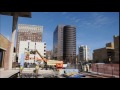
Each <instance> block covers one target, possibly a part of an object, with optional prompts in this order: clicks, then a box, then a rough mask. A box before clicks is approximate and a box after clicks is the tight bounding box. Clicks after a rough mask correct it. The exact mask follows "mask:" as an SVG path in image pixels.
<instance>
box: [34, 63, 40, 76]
mask: <svg viewBox="0 0 120 90" xmlns="http://www.w3.org/2000/svg"><path fill="white" fill-rule="evenodd" d="M38 71H39V64H36V67H35V73H36V75H38Z"/></svg>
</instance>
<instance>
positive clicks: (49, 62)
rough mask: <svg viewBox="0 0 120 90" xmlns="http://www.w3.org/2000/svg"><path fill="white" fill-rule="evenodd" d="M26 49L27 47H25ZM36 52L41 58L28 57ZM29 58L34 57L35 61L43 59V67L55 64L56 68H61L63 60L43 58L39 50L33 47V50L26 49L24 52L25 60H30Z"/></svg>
mask: <svg viewBox="0 0 120 90" xmlns="http://www.w3.org/2000/svg"><path fill="white" fill-rule="evenodd" d="M26 50H27V49H26ZM36 53H37V54H38V55H39V56H40V57H41V58H35V57H33V58H32V57H30V54H36ZM30 59H34V60H36V61H39V60H42V61H44V67H45V68H46V69H47V67H48V66H55V67H56V69H62V68H63V61H59V60H47V59H46V58H44V57H43V56H42V55H41V54H40V53H39V52H38V50H36V49H34V50H32V49H31V50H27V52H26V57H25V60H30Z"/></svg>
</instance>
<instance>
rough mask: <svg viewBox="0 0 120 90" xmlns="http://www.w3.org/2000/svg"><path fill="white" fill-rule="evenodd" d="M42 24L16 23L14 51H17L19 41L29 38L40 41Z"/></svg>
mask: <svg viewBox="0 0 120 90" xmlns="http://www.w3.org/2000/svg"><path fill="white" fill-rule="evenodd" d="M42 33H43V26H37V25H27V24H18V33H17V43H16V50H17V51H16V52H17V54H18V52H19V44H20V41H27V40H31V41H32V42H42Z"/></svg>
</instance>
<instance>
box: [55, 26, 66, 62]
mask: <svg viewBox="0 0 120 90" xmlns="http://www.w3.org/2000/svg"><path fill="white" fill-rule="evenodd" d="M63 27H64V26H63V25H58V26H57V27H56V29H55V31H54V33H53V59H57V60H63Z"/></svg>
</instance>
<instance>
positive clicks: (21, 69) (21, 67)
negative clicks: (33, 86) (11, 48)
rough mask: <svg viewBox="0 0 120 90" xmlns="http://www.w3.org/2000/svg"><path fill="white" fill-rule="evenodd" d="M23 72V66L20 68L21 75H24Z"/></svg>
mask: <svg viewBox="0 0 120 90" xmlns="http://www.w3.org/2000/svg"><path fill="white" fill-rule="evenodd" d="M22 71H23V66H22V65H21V66H20V74H21V73H22Z"/></svg>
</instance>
